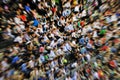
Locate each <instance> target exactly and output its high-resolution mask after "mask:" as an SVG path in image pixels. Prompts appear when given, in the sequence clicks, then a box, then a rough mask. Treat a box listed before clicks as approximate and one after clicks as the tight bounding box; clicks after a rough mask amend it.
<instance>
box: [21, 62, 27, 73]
mask: <svg viewBox="0 0 120 80" xmlns="http://www.w3.org/2000/svg"><path fill="white" fill-rule="evenodd" d="M21 70H22V71H27V65H26V63H23V64H22V65H21Z"/></svg>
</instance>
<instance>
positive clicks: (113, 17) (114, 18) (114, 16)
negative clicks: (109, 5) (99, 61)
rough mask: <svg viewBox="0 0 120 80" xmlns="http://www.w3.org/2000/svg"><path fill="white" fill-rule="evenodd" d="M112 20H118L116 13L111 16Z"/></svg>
mask: <svg viewBox="0 0 120 80" xmlns="http://www.w3.org/2000/svg"><path fill="white" fill-rule="evenodd" d="M111 21H112V22H113V21H117V17H116V15H115V14H114V15H112V16H111Z"/></svg>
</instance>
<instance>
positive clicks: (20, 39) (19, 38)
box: [14, 36, 22, 43]
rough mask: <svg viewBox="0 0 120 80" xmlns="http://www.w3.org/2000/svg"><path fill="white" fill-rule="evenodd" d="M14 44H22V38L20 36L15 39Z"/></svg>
mask: <svg viewBox="0 0 120 80" xmlns="http://www.w3.org/2000/svg"><path fill="white" fill-rule="evenodd" d="M14 42H19V43H22V37H20V36H18V37H16V38H15V39H14Z"/></svg>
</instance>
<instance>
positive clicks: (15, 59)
mask: <svg viewBox="0 0 120 80" xmlns="http://www.w3.org/2000/svg"><path fill="white" fill-rule="evenodd" d="M19 59H20V58H19V57H18V56H16V57H14V58H13V60H12V63H16V62H17V61H19Z"/></svg>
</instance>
